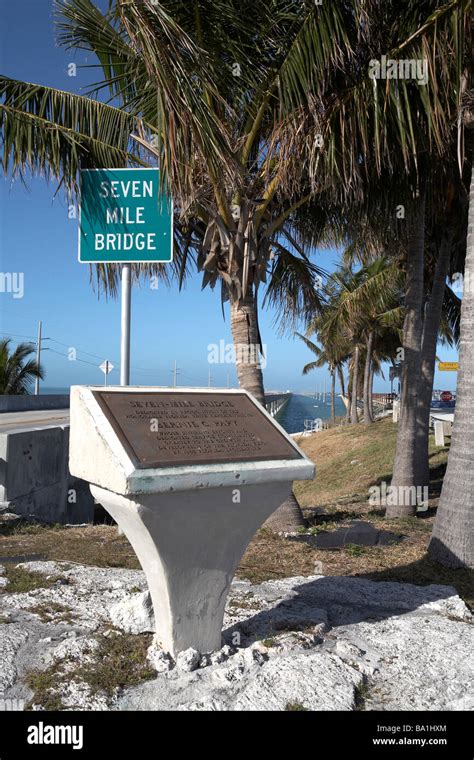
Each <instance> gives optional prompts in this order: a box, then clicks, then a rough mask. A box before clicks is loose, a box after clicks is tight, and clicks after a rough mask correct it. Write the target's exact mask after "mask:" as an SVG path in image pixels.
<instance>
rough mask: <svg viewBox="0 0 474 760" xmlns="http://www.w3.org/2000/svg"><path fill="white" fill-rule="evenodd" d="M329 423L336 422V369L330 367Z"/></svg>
mask: <svg viewBox="0 0 474 760" xmlns="http://www.w3.org/2000/svg"><path fill="white" fill-rule="evenodd" d="M330 372H331V424H332V425H335V424H336V370H335V369H334V367H332V368H331V370H330Z"/></svg>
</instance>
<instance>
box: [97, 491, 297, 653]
mask: <svg viewBox="0 0 474 760" xmlns="http://www.w3.org/2000/svg"><path fill="white" fill-rule="evenodd" d="M91 491H92V494H93V496H94V497H95V498H96V499H97V501H98V502H99V503H100V504H102V505H103V507H104V508H105V509H106V510H107V511H108V512H109V513H110V514H111V515H112V517H113V518H114V520H116V522H117V523H118V525H119V526H120V528H121V529H122V530H123V532H124V533H125V535H126V536H127V538H128V539H129V541H130V543H131V544H132V546H133V548H134V550H135V552H136V554H137V557H138V559H139V561H140V563H141V566H142V568H143V570H144V572H145V575H146V577H147V581H148V586H149V589H150V593H151V597H152V601H153V608H154V612H155V621H156V638H157V641H158V643H159V644H160V645H161V646H162V647H163V649H164V650H166V651H169V652H171V653H172V654H173V655H176V654H177V653H178V652H180V651H183V650H185V649H187V648H188V647H194V648H195V649H198V650H199V651H200V652H211V651H213V650H215V649H219V648H220V647H221V631H222V620H223V616H224V607H225V602H226V598H227V593H228V591H229V588H230V584H231V582H232V577H233V575H234V572H235V569H236V567H237V565H238V563H239V561H240V559H241V558H242V555H243V554H244V552H245V549H246V547H247V545H248V543H249V541H250V540H251V538H252V536H253V535H254V534H255V532H256V531H257V530H258V528H259V527H260V526H261V525H262V523H264V522H265V520H266V519H267V517H269V516H270V515H271V513H272V512H274V510H275V509H277V508H278V507H279V506H280V504H282V502H283V501H285V500H286V499H287V498H288V496H289V495H290V492H291V483H274V484H271V483H266V484H265V485H252V486H244V487H243V488H240V489H232V488H213V489H206V490H205V491H204V490H201V491H196V490H194V491H180V492H177V493H167V494H140V495H139V496H136V497H128V496H121V495H119V494H116V493H113V492H112V491H107V490H106V489H104V488H99V487H98V486H93V485H91Z"/></svg>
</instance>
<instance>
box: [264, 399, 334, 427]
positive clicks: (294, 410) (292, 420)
mask: <svg viewBox="0 0 474 760" xmlns="http://www.w3.org/2000/svg"><path fill="white" fill-rule="evenodd" d="M335 409H336V417H342V416H344V415H345V413H346V407H345V406H344V403H343V401H342V400H341V399H340V398H339V397H338V396H336V400H335ZM330 416H331V402H330V396H329V394H327V396H326V401H322V400H320V399H317V398H314V397H311V396H300V395H298V394H296V393H295V394H293V395H292V396H291V398H290V400H289V401H288V403H287V405H286V406H285V408H284V409H283V411H282V413H281V415H279V416H278V418H277V419H278V422H279V423H280V425H281V426H282V427H283V428H285V430H286V432H287V433H299V432H300V431H301V430H304V421H305V420H307V419H313V420H314V419H321V420H327V419H329V417H330Z"/></svg>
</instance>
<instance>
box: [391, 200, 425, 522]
mask: <svg viewBox="0 0 474 760" xmlns="http://www.w3.org/2000/svg"><path fill="white" fill-rule="evenodd" d="M424 245H425V198H424V196H423V197H422V198H420V202H419V205H418V209H417V212H416V213H415V214H414V218H413V220H412V225H411V230H410V238H409V241H408V247H407V262H406V270H407V271H406V293H405V322H404V325H403V355H404V361H403V365H402V397H401V404H400V406H401V410H400V421H399V423H398V435H397V448H396V454H395V462H394V467H393V477H392V489H391V490H392V492H391V498H390V504H389V505H387V510H386V514H385V516H386V517H387V518H389V519H393V518H395V517H406V516H410V515H414V514H415V512H416V507H417V499H416V486H417V480H416V476H417V473H416V447H417V445H418V415H417V411H418V395H419V392H420V367H421V341H422V336H423V314H422V308H423V270H424Z"/></svg>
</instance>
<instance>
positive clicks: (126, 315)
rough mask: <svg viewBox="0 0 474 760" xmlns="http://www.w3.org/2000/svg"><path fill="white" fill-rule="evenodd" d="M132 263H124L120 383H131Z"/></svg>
mask: <svg viewBox="0 0 474 760" xmlns="http://www.w3.org/2000/svg"><path fill="white" fill-rule="evenodd" d="M131 304H132V265H131V264H123V265H122V312H121V321H120V385H130V324H131Z"/></svg>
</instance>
